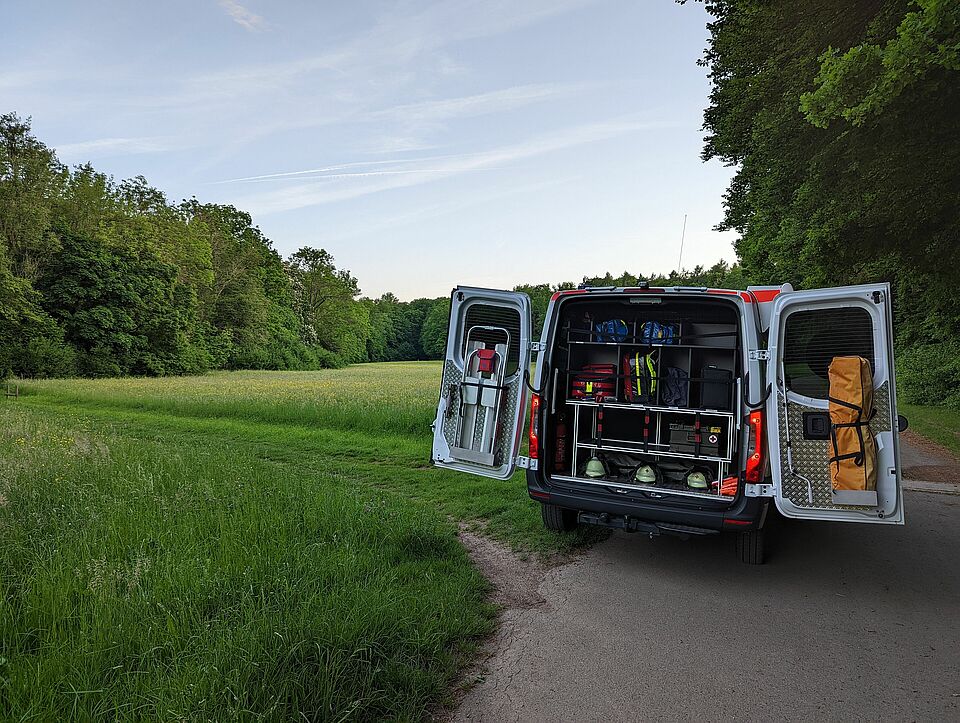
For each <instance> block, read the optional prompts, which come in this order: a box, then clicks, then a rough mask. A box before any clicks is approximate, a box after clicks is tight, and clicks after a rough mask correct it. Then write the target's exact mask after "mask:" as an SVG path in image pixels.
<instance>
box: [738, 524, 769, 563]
mask: <svg viewBox="0 0 960 723" xmlns="http://www.w3.org/2000/svg"><path fill="white" fill-rule="evenodd" d="M737 557H738V558H740V562H743V563H746V564H747V565H762V564H763V530H748V531H747V532H740V533H739V534H737Z"/></svg>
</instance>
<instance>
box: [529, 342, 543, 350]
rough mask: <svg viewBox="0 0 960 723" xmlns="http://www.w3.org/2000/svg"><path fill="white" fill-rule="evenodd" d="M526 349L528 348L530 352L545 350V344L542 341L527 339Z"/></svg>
mask: <svg viewBox="0 0 960 723" xmlns="http://www.w3.org/2000/svg"><path fill="white" fill-rule="evenodd" d="M527 349H529V350H530V351H532V352H538V351H546V350H547V345H546V344H544V343H543V342H542V341H528V342H527Z"/></svg>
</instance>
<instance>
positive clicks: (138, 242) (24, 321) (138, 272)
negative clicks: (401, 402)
mask: <svg viewBox="0 0 960 723" xmlns="http://www.w3.org/2000/svg"><path fill="white" fill-rule="evenodd" d="M728 272H729V269H728V267H727V266H726V265H725V264H719V265H718V266H716V267H714V269H713V270H712V271H711V272H709V273H713V275H714V277H716V276H717V273H719V274H720V275H721V276H722V275H723V274H726V273H728ZM707 273H708V272H707V271H704V270H703V269H700V268H697V269H695V270H694V271H692V272H688V273H686V274H683V275H680V276H677V275H674V280H676V281H677V283H681V282H683V283H687V282H693V281H695V279H696V278H697V275H703V274H707ZM628 278H629V279H633V280H634V281H630V282H629V283H634V282H635V279H636V278H637V277H633V276H630V275H629V274H624V275H622V277H621V280H622V281H624V282H625V283H626V280H627V279H628ZM717 278H719V277H717ZM611 279H612V277H611V276H610V274H607V276H606V277H600V278H597V279H593V280H592V282H593V283H596V284H609V283H611ZM585 281H588V282H590V281H591V280H585ZM573 285H574V284H573V283H570V282H568V283H561V284H558V285H550V284H541V285H536V286H532V285H530V286H519V287H517V290H521V291H526V292H527V293H529V294H530V296H531V299H532V300H533V306H534V310H535V314H536V323H537V325H538V328H539V324H540V323H542V320H543V314H544V312H545V310H546V305H547V303H548V301H549V298H550V296H551V295H552V294H553V292H554V291H556V290H557V289H562V288H572V287H573ZM449 310H450V300H449V298H446V297H443V298H437V299H426V298H424V299H416V300H414V301H410V302H402V301H400V300H399V299H398V298H397V297H396V296H395V295H394V294H392V293H386V294H383V295H382V296H380V297H379V298H376V299H371V298H367V297H363V296H361V290H360V287H359V284H358V281H357V279H356V278H354V277H353V276H352V275H351V273H350V272H349V271H347V270H345V269H341V268H337V266H336V264H335V260H334V258H333V257H332V256H331V255H330V254H329V253H328V252H327V251H325V250H324V249H317V248H312V247H309V246H306V247H303V248H301V249H300V250H298V251H297V252H296V253H293V254H291V255H290V256H289V257H288V258H286V259H284V258H282V257H281V255H280V254H279V253H277V251H276V250H275V249H274V248H273V245H272V244H271V242H270V240H269V239H268V238H266V237H265V236H264V235H263V233H262V232H261V231H260V230H259V229H258V228H257V227H256V226H255V225H254V224H253V220H252V219H251V217H250V215H249V214H247V213H245V212H243V211H241V210H239V209H237V208H234V207H233V206H230V205H222V204H210V203H201V202H200V201H198V200H197V199H196V198H191V199H189V200H185V201H182V202H180V203H172V202H171V201H170V200H169V199H168V198H166V196H165V195H164V194H163V193H162V192H161V191H159V190H158V189H156V188H153V187H151V186H150V185H149V184H148V183H147V181H146V179H144V178H143V177H142V176H141V177H137V178H133V179H130V180H125V181H121V182H119V183H117V182H114V180H113V179H112V178H110V177H108V176H106V175H105V174H103V173H100V172H98V171H96V169H94V168H93V166H92V165H90V164H83V165H79V166H77V167H75V168H72V169H71V168H68V167H66V166H65V165H64V164H62V163H61V162H60V161H59V160H58V159H57V157H56V153H55V152H54V151H53V150H52V149H50V148H48V147H47V146H46V145H44V144H43V143H42V142H41V141H40V140H38V139H37V138H36V137H35V136H34V135H33V134H32V132H31V128H30V123H29V119H22V118H20V117H19V116H17V115H16V114H14V113H9V114H6V115H3V116H0V374H3V375H10V374H15V375H17V376H24V377H49V376H71V375H82V376H91V377H99V376H120V375H131V374H132V375H165V374H199V373H203V372H206V371H209V370H213V369H289V370H293V369H317V368H325V367H339V366H343V365H346V364H352V363H358V362H377V361H405V360H421V359H439V358H441V356H442V354H443V351H444V348H445V344H446V333H447V318H448V316H449Z"/></svg>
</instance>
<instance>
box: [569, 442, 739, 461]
mask: <svg viewBox="0 0 960 723" xmlns="http://www.w3.org/2000/svg"><path fill="white" fill-rule="evenodd" d="M577 447H579V448H581V449H592V450H599V451H603V450H607V451H608V452H624V453H626V454H645V455H648V456H651V457H673V458H676V459H692V460H696V461H700V462H728V463H729V462H732V461H733V458H732V457H708V456H707V455H705V454H701V455H700V456H699V457H698V456H697V455H695V454H687V453H686V452H671V451H670V450H669V445H667V444H663V443H659V444H654V443H653V442H651V443H650V444H648V445H647V447H648V449H646V450H644V448H643V442H625V441H623V440H616V439H609V440H608V439H603V440H601V443H600V444H597V442H596V440H590V441H587V442H577ZM655 447H659V448H663V447H667V449H666V450H663V451H659V450H657V449H654V448H655Z"/></svg>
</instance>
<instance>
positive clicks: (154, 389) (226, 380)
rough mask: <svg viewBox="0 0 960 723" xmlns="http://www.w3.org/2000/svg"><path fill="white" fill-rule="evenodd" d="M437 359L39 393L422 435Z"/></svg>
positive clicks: (33, 390) (39, 386)
mask: <svg viewBox="0 0 960 723" xmlns="http://www.w3.org/2000/svg"><path fill="white" fill-rule="evenodd" d="M440 376H441V364H440V362H396V363H388V364H359V365H356V366H352V367H348V368H346V369H325V370H321V371H313V372H216V373H212V374H209V375H206V376H203V377H173V378H162V379H158V378H123V379H90V380H84V381H79V380H75V379H70V380H42V381H35V382H31V383H29V384H26V385H25V386H24V393H25V394H28V395H29V394H33V395H39V397H40V399H42V400H48V401H56V402H61V403H62V402H68V403H74V404H84V405H94V406H98V407H106V406H114V407H116V408H121V409H138V410H142V411H155V412H165V413H169V414H176V415H181V416H197V417H223V418H232V419H245V420H250V421H255V422H273V423H277V424H295V425H304V426H315V427H324V428H328V429H342V430H350V431H362V432H371V433H383V432H385V433H389V434H411V435H420V436H422V437H424V438H425V436H426V435H427V434H428V430H429V427H430V424H431V422H432V421H433V417H434V413H435V411H436V405H437V395H438V390H439V388H440Z"/></svg>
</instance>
